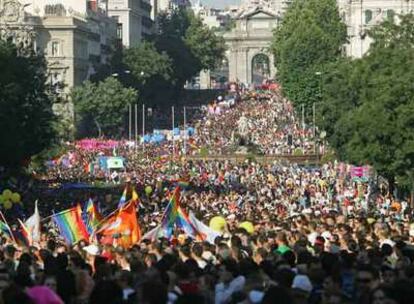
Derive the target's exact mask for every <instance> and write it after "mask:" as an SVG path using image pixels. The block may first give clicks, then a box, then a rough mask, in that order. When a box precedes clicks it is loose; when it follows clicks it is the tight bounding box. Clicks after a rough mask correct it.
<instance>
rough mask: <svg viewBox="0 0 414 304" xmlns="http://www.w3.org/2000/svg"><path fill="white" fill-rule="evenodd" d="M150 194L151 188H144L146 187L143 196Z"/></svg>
mask: <svg viewBox="0 0 414 304" xmlns="http://www.w3.org/2000/svg"><path fill="white" fill-rule="evenodd" d="M151 193H152V188H151V186H146V187H145V194H146V195H151Z"/></svg>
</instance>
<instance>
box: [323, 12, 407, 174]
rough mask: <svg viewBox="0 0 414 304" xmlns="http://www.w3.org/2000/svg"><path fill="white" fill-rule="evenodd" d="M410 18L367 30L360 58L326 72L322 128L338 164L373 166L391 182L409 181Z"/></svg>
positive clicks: (402, 18) (335, 66) (401, 18)
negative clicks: (368, 39) (368, 43)
mask: <svg viewBox="0 0 414 304" xmlns="http://www.w3.org/2000/svg"><path fill="white" fill-rule="evenodd" d="M413 29H414V16H413V15H406V16H401V17H400V22H399V23H393V22H391V21H385V22H384V23H383V24H381V25H380V26H378V27H376V28H374V29H373V30H372V31H370V33H369V35H370V36H371V37H372V39H373V43H372V45H371V47H370V49H369V52H368V54H367V55H366V56H364V57H363V58H362V59H357V60H354V61H350V60H346V61H344V62H341V63H338V64H336V65H333V66H332V67H331V71H330V72H329V73H328V75H327V77H325V79H324V95H323V97H324V98H323V102H322V105H321V110H322V116H323V119H321V124H320V126H321V128H323V129H325V130H327V135H328V140H329V142H330V143H331V145H332V146H333V147H334V148H335V149H336V151H338V154H339V155H340V157H341V158H342V159H345V160H348V161H350V162H352V163H355V164H365V163H368V164H372V165H373V166H374V167H375V168H376V169H377V171H378V172H379V173H380V174H382V175H384V176H386V177H388V178H389V179H390V180H391V181H393V180H400V181H401V182H406V181H408V180H410V179H411V182H412V180H413V177H414V171H413V170H414V85H413V83H414V72H413V69H412V66H413V64H414V52H413V47H414V39H413V37H414V35H413V33H414V31H413Z"/></svg>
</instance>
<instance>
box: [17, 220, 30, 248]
mask: <svg viewBox="0 0 414 304" xmlns="http://www.w3.org/2000/svg"><path fill="white" fill-rule="evenodd" d="M17 221H18V222H19V224H20V227H21V230H20V231H16V233H15V234H14V236H15V239H16V241H17V243H19V244H20V245H23V246H25V247H29V246H31V245H32V244H33V240H32V238H31V235H30V231H29V229H28V228H27V226H26V225H25V224H24V223H23V222H22V221H21V220H20V219H17Z"/></svg>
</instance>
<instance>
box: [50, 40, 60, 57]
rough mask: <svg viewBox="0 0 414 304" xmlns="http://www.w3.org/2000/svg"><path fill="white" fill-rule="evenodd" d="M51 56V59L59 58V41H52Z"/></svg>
mask: <svg viewBox="0 0 414 304" xmlns="http://www.w3.org/2000/svg"><path fill="white" fill-rule="evenodd" d="M51 56H52V57H58V56H60V43H59V41H52V47H51Z"/></svg>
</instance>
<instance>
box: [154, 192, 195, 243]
mask: <svg viewBox="0 0 414 304" xmlns="http://www.w3.org/2000/svg"><path fill="white" fill-rule="evenodd" d="M180 199H181V193H180V187H177V188H175V190H174V192H173V194H172V196H171V198H170V202H169V203H168V205H167V207H166V208H165V211H164V214H163V217H162V220H161V225H160V229H161V230H162V233H163V236H165V237H167V238H171V236H172V234H173V230H174V228H179V229H182V230H184V232H185V233H186V234H187V235H189V236H190V237H192V238H198V237H200V234H199V232H198V231H197V229H196V228H195V227H194V225H193V224H192V223H191V222H190V220H189V218H188V215H187V214H186V213H185V211H184V210H183V209H182V208H181V207H180Z"/></svg>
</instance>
